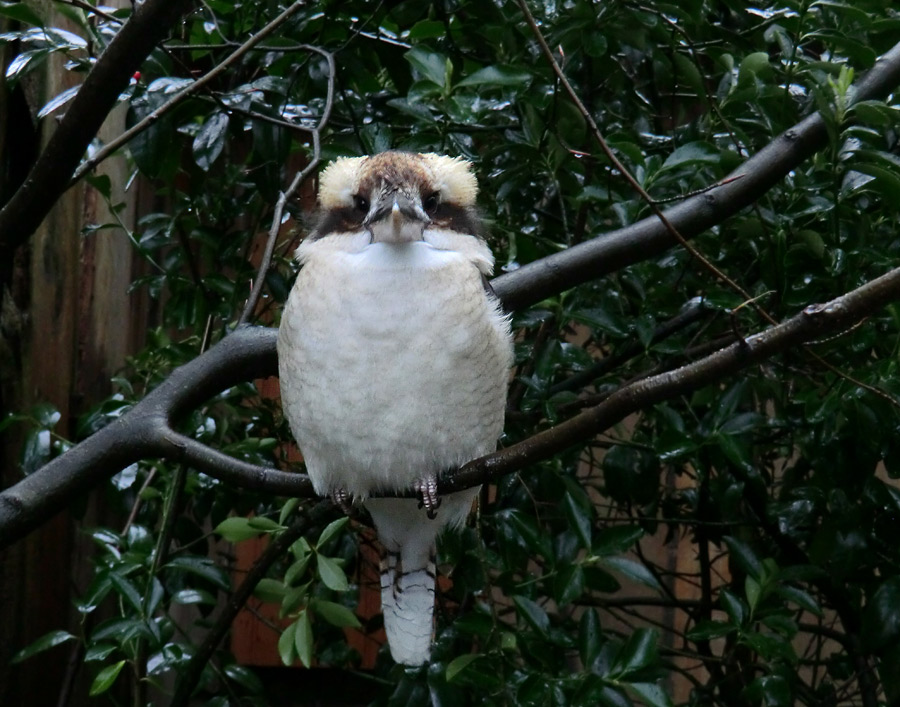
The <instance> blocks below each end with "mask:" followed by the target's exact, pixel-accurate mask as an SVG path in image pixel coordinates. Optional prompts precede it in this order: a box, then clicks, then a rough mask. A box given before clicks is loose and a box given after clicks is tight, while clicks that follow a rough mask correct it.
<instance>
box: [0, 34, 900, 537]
mask: <svg viewBox="0 0 900 707" xmlns="http://www.w3.org/2000/svg"><path fill="white" fill-rule="evenodd" d="M897 83H900V45H898V46H896V47H894V48H893V49H892V50H891V51H890V52H889V53H888V54H887V55H885V57H883V58H882V59H881V60H879V62H878V63H877V64H876V66H875V67H874V68H873V69H872V70H871V71H870V72H869V73H868V74H867V76H866V77H865V79H864V80H863V81H862V82H861V83H860V85H859V86H858V89H857V92H856V97H857V99H859V100H862V99H867V98H874V97H877V96H880V95H883V94H884V93H886V92H887V91H888V90H890V88H892V87H893V86H894V85H896V84H897ZM825 140H826V135H825V128H824V124H823V121H822V119H821V118H820V117H819V116H818V115H814V116H811V117H809V118H807V119H806V120H804V121H802V122H801V123H799V124H798V125H797V126H795V127H794V128H792V129H791V130H788V131H787V132H786V133H784V134H783V135H781V136H780V137H779V138H777V139H776V140H775V141H774V142H773V143H772V144H770V145H769V146H767V147H766V148H764V149H763V150H762V151H760V152H759V153H758V154H757V155H756V156H754V157H753V158H751V159H750V160H748V161H747V162H746V163H745V164H744V166H743V167H742V168H741V169H740V170H738V172H736V174H740V175H741V178H740V179H736V180H734V181H731V182H729V183H728V184H726V185H723V186H721V187H719V188H718V189H715V190H714V191H712V192H708V193H704V194H701V195H698V196H695V197H693V198H691V199H688V200H686V201H685V202H683V203H682V204H680V205H679V206H677V207H674V208H673V209H670V210H669V211H667V212H666V215H667V217H668V218H669V220H670V221H671V222H672V223H673V224H675V225H676V227H677V228H678V229H679V231H680V232H681V233H682V235H685V236H692V235H696V234H697V233H698V232H700V231H702V230H704V229H706V228H708V227H710V226H712V225H713V224H715V223H718V222H720V221H722V220H724V219H725V218H727V217H728V216H730V215H732V214H734V213H735V212H737V211H738V210H739V209H741V208H743V207H744V206H746V205H747V204H749V203H751V202H752V201H753V200H755V199H757V198H759V197H760V196H761V195H762V194H763V193H765V191H766V190H767V189H769V188H771V187H772V186H773V185H774V184H775V183H776V182H777V181H778V180H780V179H781V178H782V177H783V176H784V175H785V174H786V173H787V172H789V171H790V170H791V169H794V168H795V167H796V166H797V165H799V164H800V163H801V162H802V161H803V160H805V159H806V158H808V157H809V156H810V155H811V154H813V152H814V151H815V150H816V149H818V148H819V147H820V146H821V145H823V144H824V142H825ZM672 245H673V240H672V238H671V236H670V235H669V234H668V232H667V231H666V228H665V226H664V225H663V224H662V223H661V222H660V221H659V219H658V218H656V216H652V217H650V218H648V219H645V220H644V221H641V222H639V223H637V224H634V225H633V226H629V227H627V228H623V229H620V230H618V231H615V232H613V233H610V234H606V235H605V236H601V237H599V238H597V239H595V240H593V241H590V242H586V243H583V244H581V245H578V246H574V247H572V248H570V249H569V250H567V251H564V252H562V253H559V254H556V255H552V256H549V257H547V258H544V259H543V260H541V261H538V262H536V263H531V264H529V265H526V266H524V267H522V268H520V269H519V270H517V271H515V272H514V273H509V274H506V275H503V276H501V277H498V278H496V279H495V280H494V281H493V285H494V289H495V291H496V292H497V294H498V295H499V296H500V298H501V299H502V300H503V302H504V304H505V305H506V306H507V308H509V309H513V310H515V309H521V308H524V307H527V306H528V305H530V304H533V303H535V302H538V301H540V300H541V299H543V298H545V297H548V296H550V295H554V294H557V293H559V292H562V291H564V290H567V289H570V288H571V287H573V286H575V285H577V284H579V283H581V282H585V281H587V280H590V279H594V278H597V277H601V276H603V275H605V274H608V273H610V272H612V271H614V270H616V269H619V268H622V267H625V266H627V265H630V264H633V263H636V262H639V261H641V260H644V259H646V258H648V257H652V256H653V255H654V254H656V253H659V252H661V251H663V250H665V249H666V248H668V247H670V246H672ZM898 296H900V274H898V272H897V271H892V272H891V273H889V274H888V275H885V276H883V277H881V278H878V279H877V280H874V281H873V282H871V283H869V284H867V285H865V286H863V287H861V288H859V289H857V290H854V291H853V292H850V293H848V294H846V295H844V296H842V297H839V298H838V299H836V300H834V301H833V302H832V303H830V304H829V305H828V306H827V307H825V308H820V309H816V308H808V309H807V310H806V311H805V312H804V313H801V314H799V315H797V316H796V317H794V318H793V319H790V320H788V321H786V322H784V323H782V324H780V325H778V326H774V327H772V328H770V329H768V330H767V331H765V332H763V333H761V334H757V335H755V336H753V337H750V338H749V339H747V340H746V341H745V342H738V343H735V344H733V345H731V346H729V347H728V348H725V349H723V350H722V351H720V352H718V353H715V354H712V355H711V356H708V357H706V358H704V359H702V360H700V361H698V362H696V363H693V364H691V365H688V366H685V367H684V368H681V369H678V370H676V371H672V372H669V373H664V374H661V375H658V376H653V377H651V378H648V379H644V380H641V381H639V382H636V383H634V384H632V385H629V386H627V387H625V388H623V389H621V390H619V391H618V392H616V393H615V394H614V395H612V396H611V397H610V398H608V399H607V400H606V401H605V402H603V403H602V404H600V405H598V406H597V407H595V408H591V409H589V410H586V411H585V412H583V413H581V414H580V415H578V416H577V417H574V418H572V419H571V420H568V421H567V422H564V423H562V424H561V425H558V426H557V427H554V428H552V429H550V430H547V431H545V432H542V433H540V434H538V435H535V436H534V437H532V438H530V439H527V440H525V441H523V442H520V443H519V444H517V445H514V446H513V447H510V448H509V449H506V450H503V451H501V452H497V453H495V454H490V455H487V456H486V457H484V458H482V459H478V460H475V461H473V462H471V463H469V464H467V465H466V466H465V467H463V468H462V469H460V470H459V471H457V472H455V473H453V474H451V475H448V477H447V478H445V479H444V480H443V481H442V482H441V485H440V490H441V491H442V492H447V491H451V490H458V489H461V488H466V487H471V486H474V485H477V484H479V483H483V482H485V481H488V480H491V479H496V478H499V477H500V476H502V475H504V474H507V473H509V472H512V471H514V470H516V469H520V468H522V467H523V466H525V465H526V464H530V463H533V462H535V461H537V460H540V459H545V458H548V457H549V456H552V455H553V454H556V453H558V452H559V451H562V450H564V449H566V448H568V447H571V446H573V445H574V444H576V443H578V442H579V441H581V440H585V439H589V438H590V437H591V436H593V435H594V434H596V433H597V432H600V431H602V430H603V429H606V428H608V427H609V426H611V425H613V424H615V423H616V422H618V421H619V420H620V419H622V417H624V416H626V415H627V414H629V413H630V412H633V411H635V410H638V409H640V408H642V407H646V406H648V405H653V404H655V403H657V402H659V401H660V400H664V399H667V398H669V397H672V396H674V395H678V394H680V393H682V392H684V391H687V390H691V389H692V388H696V387H699V386H701V385H705V384H708V383H709V382H711V381H713V380H717V379H719V378H722V377H724V376H727V375H730V374H732V373H734V372H735V371H738V370H740V369H742V368H745V367H747V366H750V365H753V364H756V363H758V362H759V361H762V360H764V359H766V358H768V357H770V356H772V355H773V354H775V353H778V352H780V351H784V350H787V349H789V348H791V347H793V346H797V345H799V344H801V343H804V342H807V341H810V340H813V339H817V338H821V337H823V336H827V335H830V334H833V333H837V332H839V331H841V330H842V329H844V328H846V327H847V326H849V325H850V324H853V323H855V322H857V321H859V320H860V319H862V318H863V317H864V316H866V315H868V314H871V313H872V312H874V311H876V310H877V309H879V308H880V307H882V306H884V304H886V303H887V302H889V301H891V300H893V299H895V298H897V297H898ZM275 356H276V355H275V332H274V331H272V330H267V329H261V328H247V329H238V330H237V331H236V332H235V333H233V334H231V335H230V336H228V337H226V338H225V339H224V340H223V341H222V342H220V343H219V344H218V345H216V346H214V347H213V348H212V349H210V350H209V351H208V352H207V353H205V354H203V355H202V356H199V357H198V358H197V359H195V360H194V361H192V362H191V363H189V364H187V365H185V366H183V367H181V368H179V369H177V370H176V371H174V372H173V373H172V375H171V376H170V377H169V378H168V379H167V380H166V381H165V382H164V383H163V384H162V385H160V386H159V388H157V389H156V390H154V391H153V392H151V393H150V394H149V395H148V396H147V397H146V398H145V399H144V400H143V401H141V402H140V403H138V404H137V405H136V406H135V407H134V408H133V409H132V410H131V411H129V412H128V413H127V414H125V415H124V416H122V417H121V418H120V419H119V420H118V421H116V422H114V423H112V424H111V425H110V426H108V427H106V428H104V429H103V430H101V431H100V432H98V433H97V434H95V435H94V436H93V437H90V438H89V439H87V440H85V441H84V442H82V443H80V444H78V445H77V446H76V447H74V448H72V449H71V450H70V451H68V452H67V453H66V454H64V455H63V456H61V457H59V458H58V459H55V460H54V461H52V462H50V463H49V464H47V465H46V466H44V467H42V468H41V469H39V470H38V471H36V472H34V473H33V474H32V475H31V476H29V477H27V478H26V479H24V480H22V481H21V482H19V483H18V484H16V485H15V486H14V487H12V488H10V489H7V490H6V491H4V492H2V493H0V547H3V546H5V545H8V544H10V543H11V542H13V541H15V540H16V539H17V538H19V537H21V536H23V535H24V534H26V533H27V532H29V531H30V530H32V529H33V528H35V527H37V526H38V525H40V524H41V523H43V522H44V521H46V520H47V519H48V518H50V516H52V515H53V514H54V513H55V512H57V511H58V510H60V509H61V508H62V507H63V506H64V505H65V503H66V502H67V501H68V500H69V499H70V498H71V497H72V495H73V494H76V493H79V492H83V491H85V490H88V489H90V488H92V487H94V486H96V485H97V484H99V483H100V482H102V481H103V480H104V479H105V478H108V477H109V476H112V475H113V474H115V473H116V472H117V471H119V470H120V469H121V468H122V467H124V466H127V465H128V464H131V463H134V462H136V461H137V460H139V459H142V458H146V457H152V456H161V457H166V458H170V459H173V460H180V461H184V462H186V463H190V464H191V465H192V466H195V467H196V468H197V469H200V470H202V471H204V472H205V473H207V474H210V475H212V476H217V477H219V478H223V479H227V480H228V481H230V482H233V483H235V484H237V485H240V486H245V487H251V488H256V489H260V490H262V489H265V490H266V491H270V492H272V493H278V494H284V495H292V496H309V495H312V488H311V485H310V483H309V480H308V479H307V478H306V477H305V476H304V475H302V474H289V473H285V472H280V471H277V470H274V469H266V468H262V467H256V466H253V465H250V464H247V463H245V462H241V461H238V460H236V459H233V458H231V457H228V456H227V455H225V454H222V453H221V452H217V451H215V450H210V449H208V448H206V447H205V446H204V445H201V444H200V443H199V442H196V441H194V440H190V439H188V438H186V437H183V436H182V435H178V434H177V433H175V432H174V431H173V430H172V429H171V426H170V421H172V420H175V419H177V418H178V417H179V415H181V414H183V413H185V412H187V411H188V410H191V409H193V408H194V407H196V406H198V405H200V404H202V403H203V402H204V401H206V400H207V399H209V398H210V397H211V396H213V395H215V394H216V393H218V392H219V391H220V390H222V389H224V388H226V387H228V386H231V385H234V384H236V383H239V382H242V381H246V380H248V379H252V378H258V377H263V376H268V375H274V374H275V373H276V369H277V365H276V357H275Z"/></svg>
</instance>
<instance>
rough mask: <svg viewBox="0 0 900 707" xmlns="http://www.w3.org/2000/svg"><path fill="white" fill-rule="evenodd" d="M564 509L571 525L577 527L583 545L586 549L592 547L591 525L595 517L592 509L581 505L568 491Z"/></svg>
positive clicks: (564, 500) (564, 499)
mask: <svg viewBox="0 0 900 707" xmlns="http://www.w3.org/2000/svg"><path fill="white" fill-rule="evenodd" d="M563 510H565V512H566V518H568V519H569V525H570V526H571V527H572V528H574V529H575V532H576V533H577V534H578V538H579V539H580V540H581V546H582V547H583V548H584V549H585V550H590V549H591V525H592V523H593V517H592V514H591V510H589V509H586V508H584V507H583V506H581V505H579V504H578V503H577V502H576V501H575V499H574V498H573V497H572V494H570V493H568V492H567V493H566V495H565V496H564V497H563Z"/></svg>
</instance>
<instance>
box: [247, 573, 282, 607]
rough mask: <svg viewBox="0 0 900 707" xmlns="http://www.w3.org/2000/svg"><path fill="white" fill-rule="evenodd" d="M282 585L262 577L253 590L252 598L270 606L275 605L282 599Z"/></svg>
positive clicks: (274, 580)
mask: <svg viewBox="0 0 900 707" xmlns="http://www.w3.org/2000/svg"><path fill="white" fill-rule="evenodd" d="M284 595H285V588H284V584H282V583H281V582H279V581H278V580H277V579H271V578H270V577H263V578H262V579H261V580H259V583H258V584H257V585H256V587H254V589H253V596H255V597H256V598H257V599H259V600H261V601H265V602H269V603H271V604H277V603H279V602H280V601H281V600H282V599H284Z"/></svg>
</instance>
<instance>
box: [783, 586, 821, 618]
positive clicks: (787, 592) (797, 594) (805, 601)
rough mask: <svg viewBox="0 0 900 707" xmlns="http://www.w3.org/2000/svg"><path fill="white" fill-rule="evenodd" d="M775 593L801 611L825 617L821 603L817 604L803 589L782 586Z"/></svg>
mask: <svg viewBox="0 0 900 707" xmlns="http://www.w3.org/2000/svg"><path fill="white" fill-rule="evenodd" d="M774 591H775V593H776V594H778V595H779V596H780V597H781V598H782V599H786V600H787V601H789V602H792V603H794V604H796V605H797V606H799V607H800V608H801V609H806V610H807V611H808V612H810V613H811V614H814V615H816V616H818V617H819V618H822V617H824V616H825V613H824V612H823V611H822V607H821V606H819V602H817V601H816V600H815V599H814V598H813V596H812V595H811V594H810V593H809V592H807V591H805V590H803V589H799V588H797V587H792V586H790V585H787V584H780V585H776V586H775V590H774Z"/></svg>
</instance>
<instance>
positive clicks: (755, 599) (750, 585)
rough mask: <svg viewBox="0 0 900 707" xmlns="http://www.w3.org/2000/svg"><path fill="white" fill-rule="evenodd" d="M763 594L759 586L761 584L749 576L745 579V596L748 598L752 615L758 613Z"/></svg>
mask: <svg viewBox="0 0 900 707" xmlns="http://www.w3.org/2000/svg"><path fill="white" fill-rule="evenodd" d="M761 593H762V588H761V587H760V586H759V582H757V581H756V580H755V579H753V577H750V576H749V575H748V576H747V577H745V578H744V596H745V597H747V604H748V605H749V606H750V613H751V614H752V613H753V612H754V611H756V605H757V603H759V597H760V594H761Z"/></svg>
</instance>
